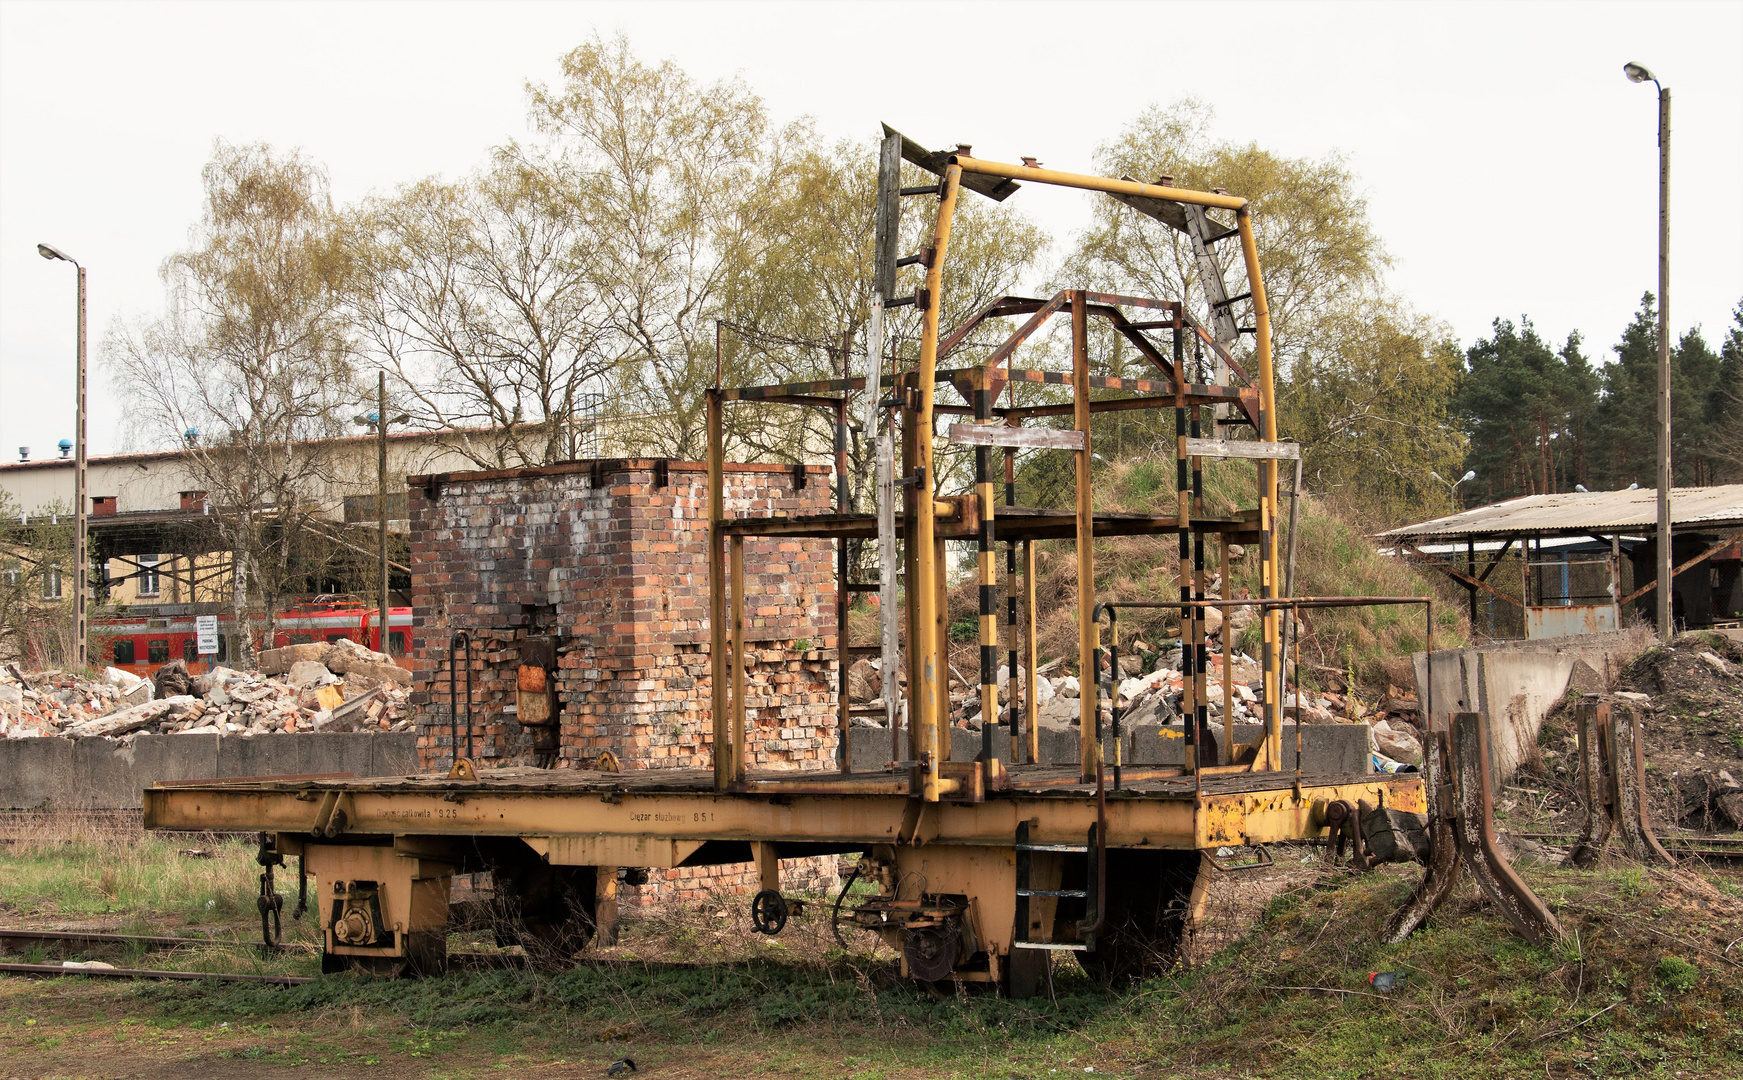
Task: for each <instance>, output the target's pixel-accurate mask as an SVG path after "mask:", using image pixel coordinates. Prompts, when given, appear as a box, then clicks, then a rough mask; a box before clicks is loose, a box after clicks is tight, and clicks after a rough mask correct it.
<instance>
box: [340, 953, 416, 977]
mask: <svg viewBox="0 0 1743 1080" xmlns="http://www.w3.org/2000/svg"><path fill="white" fill-rule="evenodd" d="M344 960H345V966H346V967H348V968H350V969H351V970H352V971H354V972H356V973H357V974H359V975H367V976H369V977H370V978H375V979H401V978H405V977H406V976H407V975H409V974H410V973H411V958H410V957H406V956H356V955H352V954H346V955H345V957H344Z"/></svg>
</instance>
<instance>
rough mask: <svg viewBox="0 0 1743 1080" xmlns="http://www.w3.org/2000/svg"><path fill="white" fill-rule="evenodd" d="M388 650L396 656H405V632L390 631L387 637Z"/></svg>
mask: <svg viewBox="0 0 1743 1080" xmlns="http://www.w3.org/2000/svg"><path fill="white" fill-rule="evenodd" d="M387 650H388V652H390V653H392V654H393V655H395V656H404V655H405V632H404V631H403V630H393V631H389V633H388V635H387Z"/></svg>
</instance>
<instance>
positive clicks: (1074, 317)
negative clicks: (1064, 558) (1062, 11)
mask: <svg viewBox="0 0 1743 1080" xmlns="http://www.w3.org/2000/svg"><path fill="white" fill-rule="evenodd" d="M970 173H972V174H979V175H983V176H991V177H1004V178H1009V179H1014V180H1023V181H1026V182H1030V183H1041V184H1051V185H1055V186H1059V187H1068V188H1077V189H1081V190H1086V191H1099V192H1104V193H1107V194H1110V195H1123V196H1139V197H1144V198H1150V199H1164V200H1171V201H1175V202H1182V203H1191V204H1196V205H1199V206H1203V207H1207V208H1211V209H1221V210H1232V211H1234V213H1235V221H1236V228H1237V230H1238V232H1239V236H1240V242H1241V253H1242V258H1243V260H1244V262H1245V266H1246V273H1247V279H1248V282H1249V286H1250V292H1251V294H1252V295H1251V299H1252V304H1253V309H1254V319H1255V330H1256V340H1257V351H1258V370H1257V372H1256V377H1255V381H1256V382H1257V383H1258V394H1259V416H1258V418H1257V423H1258V426H1259V434H1260V438H1261V440H1262V441H1265V442H1276V441H1277V413H1276V402H1275V392H1274V386H1273V372H1272V356H1271V319H1270V311H1269V308H1268V306H1267V303H1266V299H1265V285H1264V280H1263V277H1262V275H1261V273H1260V270H1259V260H1258V249H1257V246H1256V244H1255V242H1254V237H1253V229H1252V220H1251V214H1250V211H1249V207H1248V204H1247V200H1245V199H1243V198H1240V197H1239V196H1234V195H1227V194H1222V193H1217V192H1204V191H1192V190H1190V189H1186V188H1175V187H1167V186H1163V185H1158V184H1143V183H1138V182H1136V181H1131V180H1114V179H1110V178H1107V177H1099V176H1089V175H1084V174H1079V173H1070V172H1061V171H1059V170H1056V169H1042V168H1035V167H1030V166H1027V165H1008V164H1005V163H1003V162H997V161H986V160H981V159H978V158H974V157H971V156H969V155H967V154H966V153H958V154H955V155H951V156H950V157H949V160H948V163H947V164H946V165H945V166H944V169H943V172H942V174H941V179H940V183H939V200H938V215H937V218H936V220H935V222H934V224H933V229H932V243H931V246H930V255H929V258H928V259H927V260H926V267H927V269H926V284H925V287H924V289H923V290H922V291H921V292H920V293H918V294H917V295H918V297H919V298H920V303H921V304H923V316H922V326H921V336H920V355H919V361H918V365H917V368H916V370H915V371H914V372H913V378H912V381H905V380H896V381H895V384H894V385H895V387H896V389H897V393H898V394H899V395H900V394H902V393H903V392H906V393H907V394H908V395H910V396H909V397H908V399H907V401H906V402H905V403H904V412H906V413H910V414H911V420H910V421H909V422H907V423H905V424H904V425H903V433H902V434H903V473H904V475H906V476H907V477H910V478H913V479H914V482H913V483H912V484H911V485H910V486H908V487H906V488H905V489H904V495H903V498H904V504H905V505H904V516H905V519H906V523H907V531H906V537H907V543H906V545H905V554H904V565H903V574H904V579H905V580H906V581H907V582H908V583H909V588H908V603H907V618H908V642H909V648H908V685H909V687H910V688H911V690H910V693H909V697H908V702H909V706H908V707H909V737H910V752H911V753H912V755H913V760H914V761H915V762H917V763H918V773H919V779H920V783H919V784H918V785H917V786H918V788H919V794H920V797H921V798H922V799H923V800H925V801H926V802H938V801H939V800H940V799H942V798H945V797H948V796H950V795H952V794H954V793H957V792H959V791H961V789H962V788H961V780H960V779H959V778H956V777H952V776H947V775H945V768H944V763H945V762H946V761H948V760H949V757H950V735H949V730H948V725H949V708H948V685H949V680H948V676H947V675H946V671H947V664H946V658H945V635H944V632H943V623H944V611H943V602H942V599H941V596H942V592H943V574H944V565H943V558H942V553H941V546H942V545H941V538H940V533H939V529H938V521H939V519H940V508H941V507H944V506H947V505H949V504H947V503H943V502H940V501H939V500H937V499H935V498H934V497H933V495H934V484H935V482H936V476H935V474H934V469H933V445H932V444H933V435H932V432H933V421H934V410H935V402H934V389H935V386H936V379H937V373H938V364H937V362H938V347H939V332H940V327H939V311H940V308H941V303H940V290H941V289H942V285H943V273H944V264H945V260H946V259H947V257H948V254H949V245H950V233H951V227H952V224H953V222H954V220H955V214H956V206H957V200H958V197H959V195H960V193H961V190H962V178H963V176H964V174H970ZM1069 296H1070V305H1071V324H1072V347H1071V363H1072V370H1071V381H1072V390H1073V394H1072V399H1073V402H1072V409H1073V422H1074V423H1073V426H1074V428H1075V430H1077V431H1079V432H1082V433H1083V439H1082V443H1081V445H1080V447H1079V448H1078V449H1077V450H1076V451H1075V454H1076V500H1077V505H1076V540H1077V562H1078V567H1077V573H1078V589H1077V592H1078V623H1079V625H1078V672H1079V678H1080V679H1081V680H1082V682H1083V684H1084V687H1085V692H1084V693H1083V694H1082V706H1081V716H1080V726H1079V732H1080V755H1079V756H1080V769H1081V777H1082V779H1083V780H1084V781H1086V782H1088V781H1092V780H1094V778H1095V776H1096V771H1097V769H1098V768H1099V767H1100V766H1101V756H1102V749H1101V741H1100V739H1099V737H1098V734H1099V731H1100V725H1099V724H1098V723H1097V719H1098V718H1097V715H1096V712H1097V710H1098V709H1099V704H1098V701H1097V698H1096V695H1095V694H1094V693H1093V692H1091V691H1090V687H1092V686H1093V683H1094V681H1095V678H1096V676H1095V672H1096V654H1097V647H1098V631H1097V627H1096V624H1095V619H1094V615H1093V612H1094V608H1095V554H1094V539H1095V535H1094V506H1093V500H1092V491H1091V482H1090V462H1091V456H1092V452H1091V447H1090V440H1089V429H1090V417H1091V413H1092V408H1091V402H1090V374H1089V347H1088V330H1087V323H1088V319H1087V313H1088V297H1087V294H1085V293H1084V292H1083V291H1081V290H1074V291H1072V292H1071V293H1070V294H1069ZM990 375H991V372H990V371H989V372H981V373H978V378H977V381H976V385H977V386H985V385H987V381H986V380H987V378H988V376H990ZM1176 382H1177V384H1180V385H1177V392H1176V397H1177V398H1178V395H1179V394H1180V393H1181V392H1183V391H1184V385H1183V383H1184V380H1183V379H1182V378H1181V373H1179V372H1176ZM866 390H867V392H868V393H876V392H877V390H876V388H875V387H867V388H866ZM721 401H722V397H721V392H720V391H719V390H718V389H716V390H714V391H711V392H710V397H709V412H708V421H709V435H708V448H709V483H710V495H709V515H710V525H711V533H710V543H709V572H710V599H711V614H712V617H713V620H714V624H713V625H714V630H713V637H712V641H713V648H714V659H713V665H714V716H715V720H714V740H715V753H716V765H715V784H716V787H717V788H718V789H719V790H727V789H728V788H730V787H732V786H734V785H735V784H739V783H742V782H743V780H744V778H745V771H744V761H743V746H742V742H743V734H742V723H743V721H742V717H743V704H742V671H741V665H740V662H739V660H738V653H739V652H740V651H741V650H740V648H739V642H738V630H737V627H738V620H737V618H736V608H735V617H734V618H733V619H732V620H731V623H730V625H731V626H732V627H733V628H734V629H733V646H732V650H731V653H732V656H733V660H732V669H731V674H730V685H731V692H730V695H729V696H728V695H727V691H726V687H727V685H728V682H729V676H728V673H727V669H726V666H725V665H726V662H727V661H726V653H727V649H726V643H725V639H724V635H723V633H722V630H721V624H722V623H723V622H725V621H726V618H725V617H726V614H727V613H726V609H725V599H724V594H723V592H722V582H723V579H726V578H727V577H728V573H730V580H731V593H732V596H733V597H734V598H735V600H734V603H735V604H736V597H737V596H738V593H739V587H740V584H741V582H742V573H743V570H742V563H741V562H738V561H735V562H733V563H732V565H731V568H730V571H728V568H727V567H725V566H723V565H722V562H723V556H722V551H721V547H722V539H723V526H724V525H725V524H726V518H725V515H724V512H723V511H722V509H721V507H722V496H721V485H722V482H723V477H722V468H723V465H722V455H723V452H724V451H723V446H722V439H721V421H720V405H721ZM1159 401H1164V402H1165V401H1166V399H1159ZM1258 469H1259V508H1258V511H1257V522H1256V524H1257V526H1258V530H1257V531H1259V533H1260V535H1261V536H1262V537H1263V554H1262V560H1261V563H1262V565H1261V570H1260V576H1261V581H1262V590H1263V595H1264V596H1265V597H1266V598H1270V599H1275V598H1276V597H1278V596H1280V595H1281V587H1282V575H1281V573H1280V566H1279V552H1278V535H1277V530H1276V529H1275V528H1274V525H1275V522H1276V507H1277V494H1278V473H1277V463H1276V462H1275V461H1267V460H1261V461H1260V462H1259V463H1258ZM978 486H984V485H977V488H978ZM1180 498H1181V502H1182V505H1181V510H1180V520H1181V521H1186V520H1187V519H1188V517H1189V516H1190V513H1191V510H1190V509H1189V507H1188V506H1187V503H1186V500H1187V493H1186V492H1184V491H1182V492H1181V494H1180ZM976 501H977V503H978V507H977V508H978V510H979V513H981V514H982V515H988V516H990V515H991V514H993V513H994V508H993V500H992V497H991V490H990V487H987V489H986V490H978V489H977V492H976ZM730 542H731V544H732V545H733V552H734V557H735V558H737V557H738V553H739V552H740V551H741V544H742V538H741V537H740V536H738V535H736V534H734V535H733V536H732V538H731V541H730ZM1029 560H1032V552H1030V553H1027V555H1026V561H1029ZM980 563H981V565H980V567H979V577H980V585H981V586H982V588H983V589H985V588H991V587H993V586H994V585H995V584H996V577H995V572H994V569H993V563H992V559H991V557H990V552H988V551H983V552H982V557H981V559H980ZM1030 565H1032V562H1030ZM1182 572H1183V573H1186V572H1188V571H1187V570H1186V569H1185V568H1183V571H1182ZM923 582H936V583H937V587H936V588H926V587H923V586H922V585H921V584H920V583H923ZM1033 583H1034V578H1033V575H1032V574H1029V575H1028V576H1027V577H1026V584H1027V586H1028V587H1029V589H1030V590H1031V591H1030V596H1031V601H1032V597H1033V591H1032V590H1033ZM1030 607H1031V610H1032V607H1033V605H1032V602H1031V605H1030ZM1031 618H1032V616H1031ZM1261 619H1262V623H1261V625H1262V629H1263V639H1264V648H1263V652H1264V656H1263V693H1262V708H1263V712H1264V723H1265V743H1264V747H1263V750H1264V753H1263V754H1262V755H1261V759H1260V761H1259V762H1258V763H1257V765H1258V767H1259V768H1261V769H1272V770H1274V769H1277V768H1279V767H1280V766H1281V763H1282V745H1281V740H1282V723H1281V721H1282V716H1281V703H1282V685H1283V660H1284V658H1283V655H1282V651H1281V649H1280V647H1279V643H1280V639H1281V619H1282V613H1281V612H1280V611H1278V610H1275V609H1271V610H1266V611H1265V612H1264V613H1263V614H1262V616H1261ZM982 622H983V624H984V625H982V626H981V634H980V637H981V644H982V646H983V647H989V646H991V644H992V643H993V642H995V641H996V640H997V637H996V635H997V630H996V626H994V625H993V624H992V622H991V620H988V619H985V618H983V619H982ZM1202 633H1203V627H1202V624H1201V623H1198V622H1197V621H1193V624H1192V630H1191V635H1192V636H1193V639H1194V641H1196V640H1198V637H1197V636H1198V635H1201V634H1202ZM1032 638H1033V635H1032V634H1031V640H1032ZM841 640H843V641H845V637H843V638H842V639H841ZM841 657H842V663H843V664H845V663H846V662H847V660H848V654H847V651H846V650H845V648H844V649H842V650H841ZM1031 667H1032V659H1031ZM983 677H984V673H983ZM1202 682H1203V673H1200V676H1199V678H1198V680H1196V682H1195V685H1194V687H1193V693H1194V694H1195V695H1196V696H1195V699H1194V700H1197V699H1198V698H1201V697H1202V695H1203V693H1204V689H1205V687H1204V686H1203V685H1199V684H1201V683H1202ZM1031 685H1032V684H1031ZM982 692H983V694H985V693H987V691H986V689H985V684H984V683H983V689H982ZM1026 696H1027V697H1028V698H1029V699H1031V702H1032V699H1033V697H1034V695H1033V694H1032V693H1031V694H1029V695H1026ZM729 701H730V705H729V704H728V703H729ZM728 708H730V710H731V717H732V720H731V726H730V730H729V728H728V726H727V723H726V720H725V716H726V712H727V709H728ZM1031 708H1032V706H1031ZM983 715H985V716H988V717H991V716H992V715H994V710H993V708H992V707H991V705H990V704H987V703H983ZM1027 719H1028V720H1029V731H1030V739H1031V747H1030V750H1031V755H1032V756H1031V758H1030V760H1031V761H1033V760H1034V757H1033V754H1034V750H1035V747H1034V745H1033V743H1034V738H1035V734H1034V733H1035V725H1034V720H1035V718H1034V716H1033V715H1029V716H1028V717H1027ZM843 736H844V738H845V736H846V732H845V731H844V732H843ZM725 746H730V747H731V752H730V756H729V757H728V758H727V760H726V762H725V763H724V764H723V763H722V761H721V756H722V755H721V749H722V747H725ZM1209 764H1212V765H1214V764H1215V763H1214V762H1211V763H1209ZM1198 765H1199V763H1198V762H1196V761H1188V763H1187V767H1188V768H1189V769H1196V768H1197V767H1198ZM986 767H988V768H990V765H989V766H986Z"/></svg>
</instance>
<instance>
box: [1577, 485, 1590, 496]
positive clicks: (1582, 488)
mask: <svg viewBox="0 0 1743 1080" xmlns="http://www.w3.org/2000/svg"><path fill="white" fill-rule="evenodd" d="M1574 490H1575V491H1577V492H1579V493H1580V494H1581V495H1585V494H1587V493H1589V492H1590V491H1591V490H1592V489H1591V488H1588V487H1587V486H1586V485H1584V484H1575V485H1574Z"/></svg>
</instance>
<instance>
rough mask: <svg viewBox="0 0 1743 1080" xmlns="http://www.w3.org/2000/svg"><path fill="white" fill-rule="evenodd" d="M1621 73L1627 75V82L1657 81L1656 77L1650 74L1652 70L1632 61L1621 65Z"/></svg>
mask: <svg viewBox="0 0 1743 1080" xmlns="http://www.w3.org/2000/svg"><path fill="white" fill-rule="evenodd" d="M1622 74H1624V75H1626V76H1628V81H1629V82H1657V81H1658V78H1657V77H1656V76H1654V75H1653V74H1652V72H1650V71H1648V70H1646V68H1645V67H1643V66H1641V65H1640V64H1636V63H1632V62H1630V63H1627V64H1623V65H1622Z"/></svg>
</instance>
